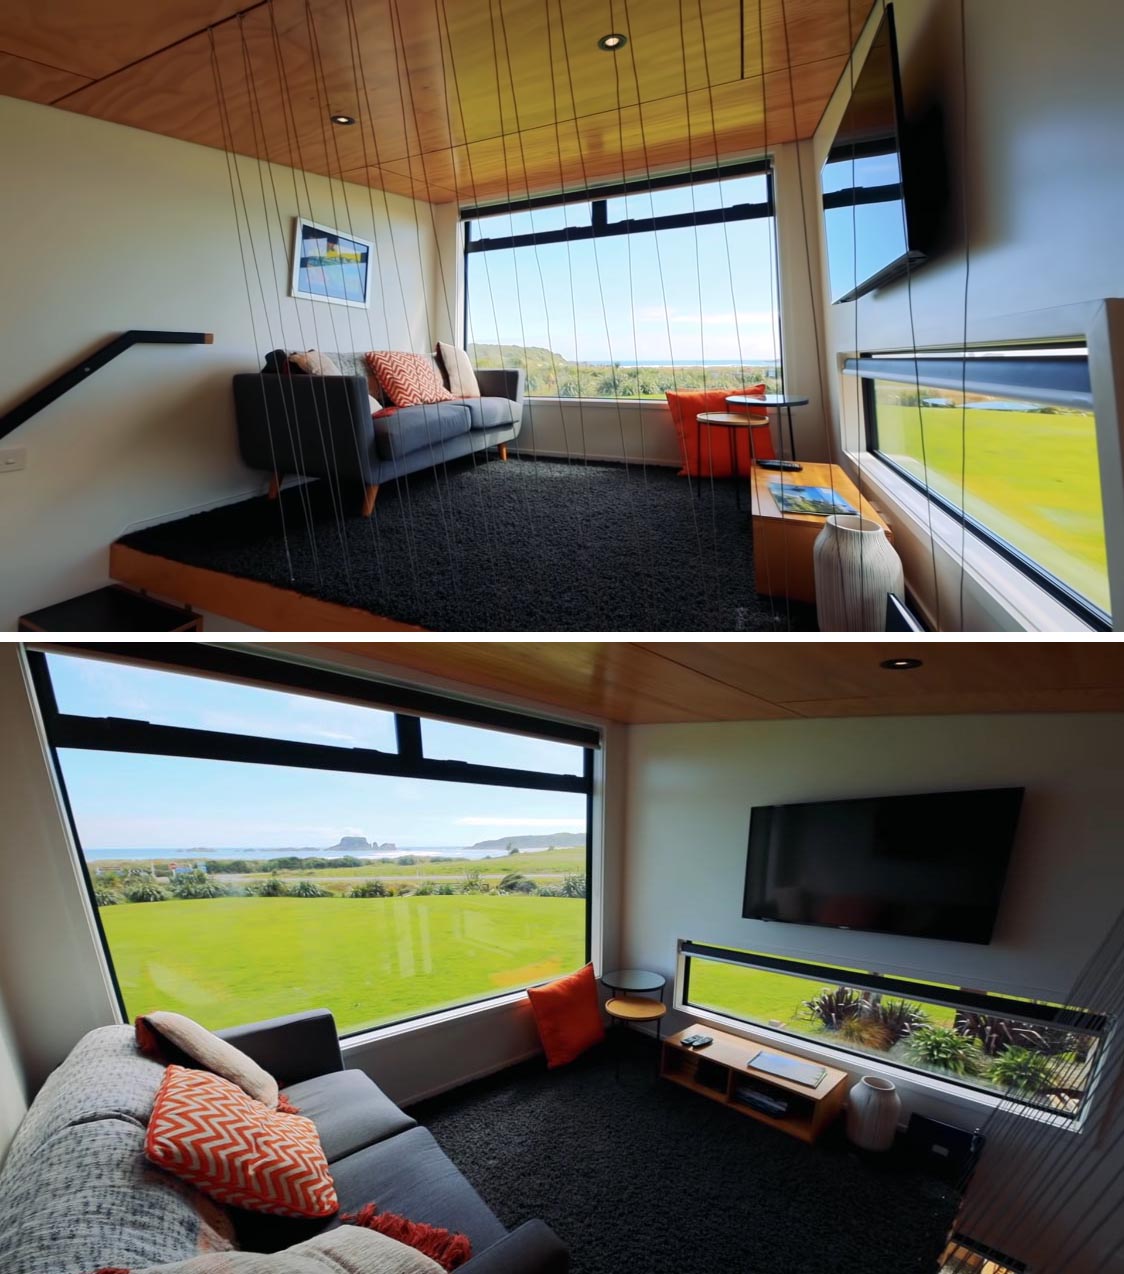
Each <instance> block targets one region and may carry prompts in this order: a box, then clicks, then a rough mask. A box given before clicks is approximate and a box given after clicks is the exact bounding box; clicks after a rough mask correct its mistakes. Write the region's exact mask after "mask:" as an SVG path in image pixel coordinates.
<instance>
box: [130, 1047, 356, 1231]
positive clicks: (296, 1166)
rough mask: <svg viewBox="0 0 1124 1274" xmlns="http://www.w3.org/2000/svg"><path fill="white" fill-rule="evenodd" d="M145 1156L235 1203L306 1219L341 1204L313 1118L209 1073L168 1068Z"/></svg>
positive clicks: (214, 1195)
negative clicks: (284, 1110)
mask: <svg viewBox="0 0 1124 1274" xmlns="http://www.w3.org/2000/svg"><path fill="white" fill-rule="evenodd" d="M144 1153H145V1154H146V1155H147V1156H148V1158H149V1159H151V1160H152V1162H153V1163H155V1164H158V1165H159V1166H160V1167H161V1168H167V1169H168V1170H169V1171H170V1172H174V1173H176V1174H177V1176H180V1177H183V1178H184V1180H186V1181H190V1182H192V1184H194V1185H197V1186H198V1187H199V1188H200V1189H201V1190H203V1191H205V1192H206V1193H207V1194H209V1195H210V1196H211V1197H212V1198H213V1199H218V1200H219V1202H220V1203H226V1204H230V1205H231V1206H232V1207H238V1208H246V1209H248V1210H250V1211H252V1212H268V1213H270V1214H271V1215H273V1216H304V1217H327V1216H331V1215H332V1214H333V1213H335V1212H336V1211H337V1210H338V1208H339V1203H338V1201H337V1200H336V1191H335V1187H334V1186H333V1185H332V1178H331V1174H330V1173H329V1172H328V1161H327V1159H325V1157H324V1151H323V1150H322V1149H321V1147H320V1138H319V1137H318V1136H317V1134H316V1125H315V1124H314V1123H313V1122H312V1120H310V1119H305V1118H304V1117H303V1116H301V1115H284V1114H280V1113H279V1112H277V1111H275V1110H267V1109H266V1108H265V1107H264V1106H263V1105H262V1104H261V1102H256V1101H254V1100H253V1099H252V1098H250V1097H247V1096H246V1094H245V1093H244V1092H243V1091H242V1090H241V1089H240V1088H239V1087H238V1086H237V1085H236V1084H232V1083H230V1082H229V1081H228V1080H225V1079H222V1078H220V1077H219V1076H218V1075H211V1074H209V1073H208V1072H206V1071H196V1070H188V1069H186V1067H183V1066H169V1067H168V1073H167V1075H166V1076H165V1079H164V1082H163V1084H161V1086H160V1091H159V1092H158V1093H157V1094H156V1105H155V1106H154V1107H153V1111H152V1119H151V1120H150V1121H149V1125H148V1136H147V1137H146V1139H145V1143H144Z"/></svg>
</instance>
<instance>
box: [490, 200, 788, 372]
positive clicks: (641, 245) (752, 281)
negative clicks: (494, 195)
mask: <svg viewBox="0 0 1124 1274" xmlns="http://www.w3.org/2000/svg"><path fill="white" fill-rule="evenodd" d="M764 199H765V179H764V177H762V176H750V177H739V178H733V179H730V180H728V181H725V182H712V183H708V184H704V185H699V186H695V187H693V188H692V187H685V188H684V187H680V188H676V189H673V190H661V191H655V192H652V193H648V192H645V193H641V194H634V195H630V196H628V197H627V199H625V198H618V199H612V200H609V208H608V210H607V211H608V216H609V219H610V220H615V219H620V218H624V217H626V216H627V217H630V218H639V217H650V216H653V215H657V216H659V215H663V214H665V213H679V212H691V211H702V210H704V209H707V208H714V207H732V206H734V205H736V204H740V203H759V202H762V201H763V200H764ZM488 220H489V222H490V223H491V224H490V227H489V228H487V229H485V228H484V227H483V226H482V227H481V229H480V231H479V237H486V235H487V234H490V235H492V236H493V237H500V236H503V235H508V234H527V233H531V232H532V231H534V232H537V233H544V232H546V231H549V230H554V229H557V228H559V227H560V226H561V225H563V224H571V225H579V224H584V225H588V224H589V205H588V204H571V205H568V206H566V207H564V208H559V207H555V208H546V209H541V210H536V211H533V212H525V213H518V214H515V215H514V216H506V217H494V218H489V219H488ZM476 235H477V232H476V230H475V229H474V236H476ZM657 240H658V242H657ZM772 254H773V222H772V219H771V218H766V219H760V220H755V221H739V222H729V223H726V224H725V225H716V226H700V227H697V228H695V227H688V228H684V229H678V230H664V231H660V232H659V234H658V235H656V234H653V233H648V234H636V235H621V236H612V237H607V238H600V239H592V240H584V241H579V242H576V243H555V244H537V245H534V246H528V247H523V248H516V249H501V250H497V251H493V252H481V253H473V254H470V255H469V257H468V263H469V279H468V283H469V287H468V296H469V335H468V340H469V343H472V342H475V343H477V344H495V343H500V344H514V345H542V346H546V347H547V348H549V349H552V350H554V351H555V353H557V354H560V355H561V356H562V357H564V358H566V359H568V360H570V361H585V362H607V361H609V360H610V359H611V360H612V361H614V362H624V363H630V362H640V363H672V362H674V363H677V364H680V365H687V364H691V363H698V362H699V361H700V360H703V359H707V360H723V361H732V360H738V359H743V360H745V361H747V362H754V361H762V360H765V361H769V362H774V361H776V360H777V357H778V354H777V327H776V309H777V307H776V284H775V282H774V281H772V277H771V276H772V274H773V265H772V261H773V256H772Z"/></svg>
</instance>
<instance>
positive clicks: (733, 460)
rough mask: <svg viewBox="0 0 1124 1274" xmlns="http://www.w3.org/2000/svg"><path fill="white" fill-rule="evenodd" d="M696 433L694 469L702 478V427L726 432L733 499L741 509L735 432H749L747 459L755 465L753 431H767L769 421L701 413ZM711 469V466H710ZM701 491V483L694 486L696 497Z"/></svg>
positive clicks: (721, 413) (741, 416)
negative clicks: (728, 444) (707, 426)
mask: <svg viewBox="0 0 1124 1274" xmlns="http://www.w3.org/2000/svg"><path fill="white" fill-rule="evenodd" d="M697 419H698V431H697V433H696V435H695V437H696V440H697V441H696V445H695V468H696V469H697V470H698V471H699V476H700V477H701V476H702V431H703V426H704V425H710V426H715V425H717V426H719V427H720V428H722V429H725V430H726V435H727V437H728V439H729V442H730V467H731V469H732V470H733V474H734V498H735V500H736V501H737V507H738V508H739V509H740V508H741V507H742V488H741V482H740V481H739V478H740V476H741V475H740V474H739V473H738V444H737V439H736V431H737V430H739V429H748V430H749V459H750V464H751V465H756V464H757V449H756V447H754V445H753V431H754V430H755V429H768V428H769V421H768V419H765V420H758V419H757V418H756V417H754V416H746V415H738V414H736V413H735V412H732V411H703V412H700V413H699V415H698V418H697ZM713 458H714V452H713V450H712V451H711V460H712V462H713ZM712 467H713V464H712ZM747 476H748V475H747ZM701 490H702V483H701V482H697V483H696V484H695V494H696V495H698V494H699V493H700V492H701Z"/></svg>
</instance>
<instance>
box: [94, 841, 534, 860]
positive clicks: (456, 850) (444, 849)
mask: <svg viewBox="0 0 1124 1274" xmlns="http://www.w3.org/2000/svg"><path fill="white" fill-rule="evenodd" d="M519 852H520V853H521V854H533V853H535V852H536V851H535V850H533V849H521V850H520V851H519ZM401 854H416V855H417V856H418V857H419V858H422V857H424V858H432V857H434V855H437V854H447V855H450V856H452V855H456V856H457V857H458V858H503V857H504V851H503V850H502V849H465V848H463V847H462V846H460V845H426V846H422V847H418V846H415V845H399V846H398V848H397V849H395V850H393V851H392V852H389V853H382V854H377V853H376V854H373V853H371V851H370V850H360V851H359V852H358V853H355V852H354V851H352V850H344V849H317V848H316V847H315V846H297V847H295V848H293V847H285V848H283V849H87V850H86V851H85V855H86V858H87V860H88V861H90V862H97V861H98V860H99V859H100V860H102V861H104V860H105V859H110V858H112V859H118V860H120V861H122V862H125V861H128V862H148V861H150V860H151V859H153V858H159V859H168V858H171V859H180V858H182V859H184V860H185V861H189V862H194V861H195V860H197V859H198V860H204V861H205V860H206V859H208V858H245V859H247V860H252V859H262V858H285V857H291V856H293V855H296V856H297V857H300V858H343V857H354V858H397V857H399V855H401Z"/></svg>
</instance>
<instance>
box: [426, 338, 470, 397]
mask: <svg viewBox="0 0 1124 1274" xmlns="http://www.w3.org/2000/svg"><path fill="white" fill-rule="evenodd" d="M437 357H438V358H439V359H440V360H441V366H442V367H444V369H445V375H446V376H447V377H448V379H449V392H450V393H451V394H452V395H453V397H454V398H479V397H480V386H479V385H478V384H477V382H476V373H475V372H474V371H473V370H472V364H471V363H470V362H469V361H468V355H467V354H466V353H465V352H464V350H463V349H458V348H457V347H456V346H455V345H448V344H446V343H445V342H444V341H438V342H437Z"/></svg>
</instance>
